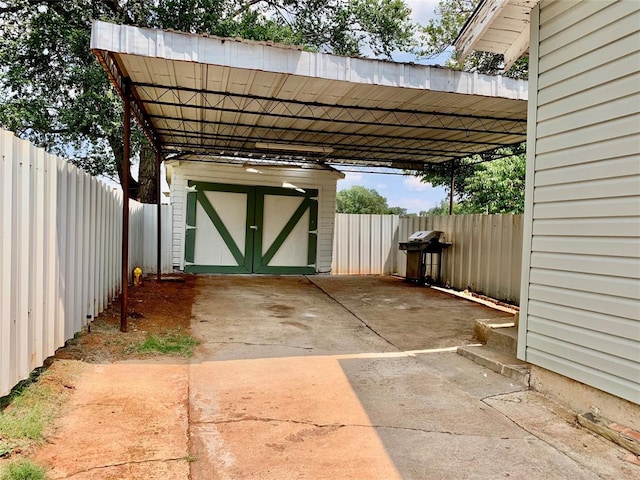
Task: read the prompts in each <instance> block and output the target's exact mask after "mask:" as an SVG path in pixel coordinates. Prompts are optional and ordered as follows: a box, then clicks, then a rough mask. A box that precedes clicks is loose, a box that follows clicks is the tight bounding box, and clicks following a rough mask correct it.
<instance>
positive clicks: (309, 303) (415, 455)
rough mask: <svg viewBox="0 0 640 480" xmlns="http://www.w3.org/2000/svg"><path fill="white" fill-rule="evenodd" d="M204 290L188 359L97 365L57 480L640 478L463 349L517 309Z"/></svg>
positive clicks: (363, 293)
mask: <svg viewBox="0 0 640 480" xmlns="http://www.w3.org/2000/svg"><path fill="white" fill-rule="evenodd" d="M186 288H189V287H186ZM195 288H196V289H197V293H196V296H195V301H194V304H193V308H192V332H193V334H194V335H195V336H196V337H198V338H199V339H200V340H201V341H202V344H201V345H200V346H199V347H198V350H197V354H196V356H195V357H194V358H192V359H191V360H190V361H189V362H186V361H183V360H180V359H176V358H161V359H146V360H137V361H128V362H119V363H109V364H99V365H98V364H84V370H83V372H84V373H83V374H82V375H81V376H80V377H79V378H78V379H77V381H76V383H75V384H74V394H73V396H72V399H71V400H70V404H69V405H68V407H67V409H66V411H67V413H66V414H65V415H64V416H63V417H61V418H60V419H59V420H58V421H57V424H56V426H55V434H54V435H53V436H52V437H50V438H49V439H48V444H47V445H46V446H44V447H43V448H42V449H41V451H40V453H39V454H38V456H37V458H36V460H37V461H38V462H39V463H41V464H43V465H46V466H47V468H48V476H49V478H50V479H52V480H56V479H69V480H71V479H72V480H89V479H91V480H96V479H104V480H107V479H109V480H112V479H114V480H115V479H140V480H142V479H144V480H153V479H158V480H160V479H161V480H181V479H192V480H217V479H232V480H235V479H242V480H244V479H256V480H268V479H274V480H275V479H277V480H288V479H310V480H316V479H363V480H369V479H381V480H393V479H400V478H404V479H416V480H422V479H471V478H477V479H492V478H518V479H519V478H526V479H531V480H535V479H545V480H546V479H566V478H571V479H598V478H610V479H626V478H629V479H632V478H639V477H638V476H639V474H640V467H638V466H636V465H633V464H632V463H629V462H626V461H624V457H625V452H624V451H623V450H621V449H620V448H618V447H616V446H614V445H613V444H611V443H609V442H607V441H604V440H602V439H601V438H598V437H595V436H593V435H591V434H590V433H588V432H586V431H585V430H582V429H580V428H579V427H576V426H575V421H574V420H575V417H574V416H572V414H571V413H570V412H567V411H566V410H563V409H562V408H561V407H559V406H558V405H556V404H554V403H552V402H550V401H549V400H548V399H546V398H544V397H542V396H540V395H539V394H536V393H535V392H531V391H526V390H525V389H524V387H523V386H522V385H519V384H517V383H514V382H513V381H512V380H510V379H507V378H506V377H502V376H500V375H498V374H495V373H493V372H491V371H489V370H487V369H485V368H483V367H480V366H478V365H476V364H474V363H472V362H471V361H469V360H467V359H465V358H463V357H461V356H458V355H457V354H456V353H455V347H456V346H458V345H462V344H465V343H470V342H473V339H472V336H471V332H472V329H473V320H474V319H476V318H493V317H496V316H497V317H502V316H505V314H504V313H501V312H498V311H495V310H491V309H489V308H487V307H484V306H481V305H477V304H474V303H471V302H469V301H467V300H463V299H460V298H456V297H451V296H449V295H446V294H443V293H440V292H437V291H434V290H431V289H425V288H420V287H417V286H412V285H408V284H405V283H403V282H402V281H400V280H398V279H395V278H392V277H310V278H306V277H264V276H246V277H245V276H211V277H204V276H203V277H198V278H197V281H196V287H195Z"/></svg>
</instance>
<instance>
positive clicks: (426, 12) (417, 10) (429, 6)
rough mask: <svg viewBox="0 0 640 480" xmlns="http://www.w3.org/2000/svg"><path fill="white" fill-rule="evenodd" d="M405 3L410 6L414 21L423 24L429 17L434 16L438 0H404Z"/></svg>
mask: <svg viewBox="0 0 640 480" xmlns="http://www.w3.org/2000/svg"><path fill="white" fill-rule="evenodd" d="M405 1H406V4H407V5H409V7H411V11H412V15H411V17H412V18H413V20H414V21H416V22H418V23H420V24H422V25H425V24H426V23H427V22H428V21H429V20H430V19H432V18H434V17H435V16H436V14H435V9H436V7H437V6H438V3H439V0H405Z"/></svg>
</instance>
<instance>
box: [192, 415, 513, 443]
mask: <svg viewBox="0 0 640 480" xmlns="http://www.w3.org/2000/svg"><path fill="white" fill-rule="evenodd" d="M240 422H264V423H269V422H274V423H293V424H296V425H307V426H310V427H316V428H349V427H350V428H374V429H378V428H386V429H389V430H402V431H410V432H420V433H439V434H443V435H452V436H460V437H478V438H486V437H487V435H478V434H471V433H461V432H452V431H448V430H430V429H426V428H416V427H402V426H398V425H366V424H359V423H315V422H310V421H306V420H290V419H281V418H260V417H244V418H236V419H229V420H217V421H216V420H214V421H210V422H197V423H201V424H213V425H227V424H232V423H240ZM500 439H501V440H510V437H500Z"/></svg>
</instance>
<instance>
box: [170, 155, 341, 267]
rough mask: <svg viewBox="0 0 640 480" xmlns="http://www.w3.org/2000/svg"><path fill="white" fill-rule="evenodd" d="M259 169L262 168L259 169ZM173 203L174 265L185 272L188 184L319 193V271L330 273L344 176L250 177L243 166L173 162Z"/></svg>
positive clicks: (295, 171)
mask: <svg viewBox="0 0 640 480" xmlns="http://www.w3.org/2000/svg"><path fill="white" fill-rule="evenodd" d="M256 168H257V169H260V167H256ZM169 169H170V175H171V203H172V204H173V245H172V249H173V263H174V266H176V267H178V268H180V269H181V270H182V269H184V233H185V223H184V222H185V213H186V190H185V188H186V186H187V182H188V181H189V180H199V181H204V182H214V183H227V184H235V185H261V186H271V187H281V186H282V183H283V182H289V183H292V184H294V185H296V186H298V187H300V188H314V189H318V252H317V260H316V271H317V272H319V273H328V272H330V271H331V257H332V252H333V228H334V219H335V212H336V182H337V180H338V179H339V178H342V174H340V173H339V172H335V171H331V170H312V169H302V168H273V167H264V168H262V169H261V171H262V173H249V172H247V171H246V170H245V169H244V168H242V166H241V165H224V164H216V165H213V164H211V163H208V164H207V163H204V162H171V163H169Z"/></svg>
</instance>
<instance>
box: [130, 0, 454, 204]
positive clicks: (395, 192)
mask: <svg viewBox="0 0 640 480" xmlns="http://www.w3.org/2000/svg"><path fill="white" fill-rule="evenodd" d="M405 2H406V3H407V4H408V5H409V6H410V7H411V10H412V12H413V14H412V19H413V21H414V22H417V23H420V24H421V25H425V24H426V23H427V22H428V21H429V20H430V19H431V18H433V17H435V9H436V7H437V5H438V3H439V0H405ZM394 60H396V61H399V62H410V61H414V58H413V57H412V56H411V55H409V54H397V55H394ZM445 60H446V55H445V56H444V57H437V58H435V59H432V60H423V61H421V62H420V63H425V64H432V65H434V64H443V63H444V61H445ZM162 168H163V170H162V178H163V188H162V190H163V191H164V192H167V191H169V186H168V185H167V183H166V177H165V175H164V164H163V166H162ZM131 170H132V174H133V176H134V178H137V177H138V166H137V165H136V164H134V165H132V169H131ZM369 170H371V169H369ZM345 175H346V176H345V178H344V179H343V180H339V181H338V191H340V190H344V189H347V188H351V187H353V186H354V185H361V186H363V187H366V188H372V189H374V190H376V191H377V192H378V193H379V194H380V195H382V196H383V197H385V198H386V199H387V203H388V205H389V206H390V207H401V208H406V209H407V213H420V212H421V211H426V210H429V209H430V208H432V207H435V206H437V205H439V204H440V202H441V201H442V200H443V199H445V198H446V193H445V189H444V188H442V187H433V186H431V184H428V183H422V182H420V179H419V178H417V177H413V176H405V175H398V174H397V173H396V174H384V173H362V172H345ZM163 202H168V199H167V198H166V197H164V196H163Z"/></svg>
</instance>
